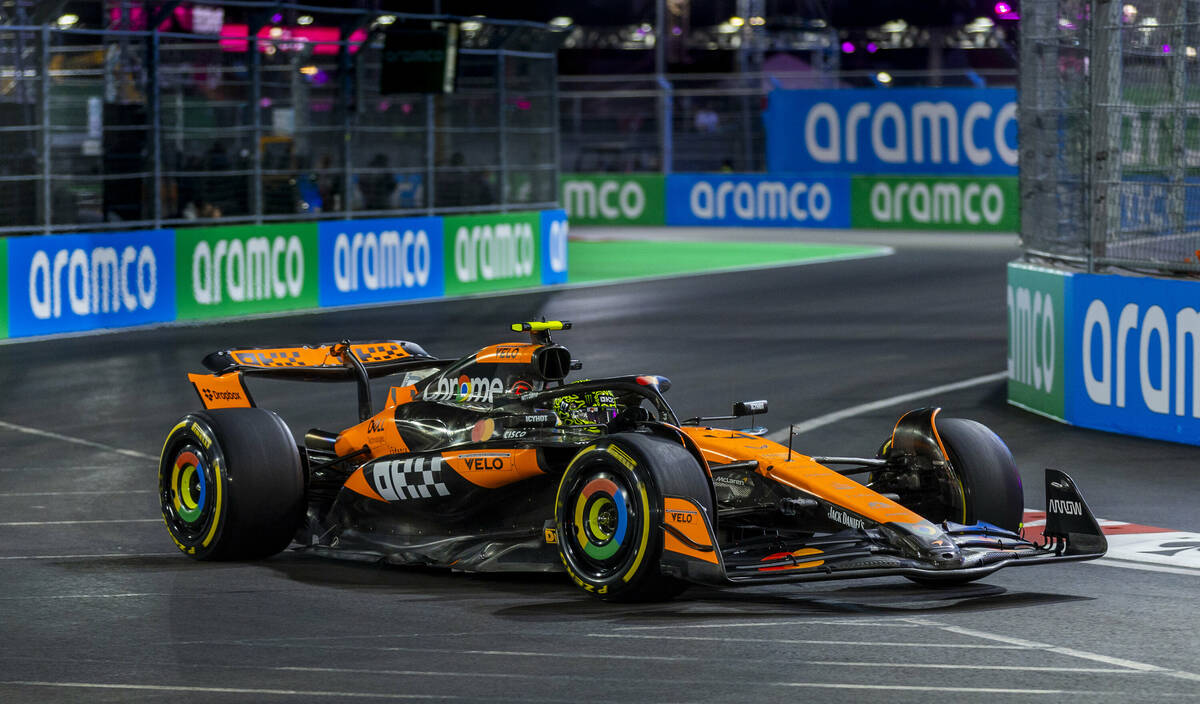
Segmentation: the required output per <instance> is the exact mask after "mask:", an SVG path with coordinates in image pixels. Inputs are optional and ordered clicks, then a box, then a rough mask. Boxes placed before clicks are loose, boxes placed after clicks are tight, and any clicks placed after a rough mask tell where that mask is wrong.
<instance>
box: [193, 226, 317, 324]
mask: <svg viewBox="0 0 1200 704" xmlns="http://www.w3.org/2000/svg"><path fill="white" fill-rule="evenodd" d="M317 268H318V267H317V225H316V223H311V222H307V223H288V224H285V225H236V226H230V227H197V228H189V229H180V230H176V231H175V280H176V285H177V287H176V297H177V299H178V313H179V314H178V317H179V319H180V320H194V319H197V318H216V317H227V316H234V315H249V314H253V313H268V312H273V311H281V310H296V309H300V308H316V307H317Z"/></svg>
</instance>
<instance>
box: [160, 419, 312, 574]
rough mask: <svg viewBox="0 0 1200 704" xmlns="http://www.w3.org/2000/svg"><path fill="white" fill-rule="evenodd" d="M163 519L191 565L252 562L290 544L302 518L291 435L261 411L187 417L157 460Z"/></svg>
mask: <svg viewBox="0 0 1200 704" xmlns="http://www.w3.org/2000/svg"><path fill="white" fill-rule="evenodd" d="M158 489H159V498H160V504H161V507H162V514H163V519H164V521H165V522H166V524H167V531H168V532H169V533H170V535H171V538H172V540H174V541H175V545H176V546H177V547H178V548H179V549H180V550H181V551H182V552H184V553H185V554H187V555H190V556H191V557H194V558H196V559H197V560H253V559H259V558H264V557H269V556H270V555H274V554H276V553H278V552H280V551H282V550H283V549H285V548H287V546H288V545H289V544H290V543H291V542H292V538H293V537H294V536H295V535H296V531H297V530H298V529H299V527H300V522H301V520H302V519H303V517H304V471H303V468H302V466H301V464H300V455H299V452H298V450H297V448H296V443H295V441H294V440H293V439H292V434H291V432H290V431H289V430H288V428H287V426H286V425H285V424H284V422H283V420H282V419H280V417H279V416H278V415H276V414H274V413H272V412H270V411H267V410H263V409H261V408H229V409H221V410H213V411H206V412H200V413H192V414H189V415H186V416H184V417H183V418H182V419H181V420H180V421H179V423H177V424H176V425H175V427H174V428H172V429H171V432H170V433H169V434H168V435H167V440H166V442H165V443H164V444H163V451H162V455H161V456H160V458H159V467H158Z"/></svg>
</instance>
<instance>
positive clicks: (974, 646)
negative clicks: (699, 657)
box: [587, 633, 1030, 650]
mask: <svg viewBox="0 0 1200 704" xmlns="http://www.w3.org/2000/svg"><path fill="white" fill-rule="evenodd" d="M587 635H588V637H589V638H630V639H639V640H693V641H705V642H711V641H720V642H725V643H730V642H732V643H770V644H773V645H778V644H781V643H785V644H787V645H853V646H860V647H870V648H874V647H881V648H882V647H889V648H965V649H970V650H1029V649H1030V646H1026V645H1015V644H1006V645H981V644H978V643H906V642H896V641H879V640H817V639H799V638H730V637H728V636H651V635H637V634H633V633H589V634H587Z"/></svg>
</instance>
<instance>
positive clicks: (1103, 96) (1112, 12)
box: [1087, 0, 1121, 272]
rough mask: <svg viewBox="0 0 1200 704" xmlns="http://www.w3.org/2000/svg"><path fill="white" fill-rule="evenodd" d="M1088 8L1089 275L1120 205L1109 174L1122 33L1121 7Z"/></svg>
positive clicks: (1116, 133)
mask: <svg viewBox="0 0 1200 704" xmlns="http://www.w3.org/2000/svg"><path fill="white" fill-rule="evenodd" d="M1092 9H1093V15H1092V24H1091V27H1090V28H1089V29H1090V34H1091V37H1090V38H1091V51H1090V52H1089V53H1090V54H1091V61H1090V72H1089V74H1088V81H1089V83H1090V89H1091V90H1090V96H1089V102H1090V106H1089V107H1090V108H1091V125H1090V130H1089V137H1090V138H1089V142H1090V144H1089V149H1088V152H1089V159H1090V160H1091V163H1090V165H1089V169H1088V171H1089V181H1090V194H1089V196H1090V197H1089V198H1088V202H1089V203H1090V204H1091V213H1090V217H1089V219H1088V222H1089V225H1090V227H1089V232H1088V238H1089V240H1090V242H1089V246H1088V262H1087V264H1088V272H1094V271H1095V270H1096V263H1097V260H1101V261H1103V259H1104V258H1105V255H1106V254H1107V244H1108V236H1109V233H1110V232H1111V231H1112V229H1113V228H1112V214H1113V213H1118V210H1117V208H1118V206H1119V205H1120V191H1119V188H1114V187H1113V186H1114V182H1113V175H1114V174H1118V175H1119V174H1120V170H1121V164H1120V159H1121V152H1120V149H1119V146H1120V139H1121V112H1120V109H1119V108H1118V107H1117V101H1118V100H1119V99H1120V95H1121V30H1120V24H1119V22H1120V17H1119V16H1118V13H1120V12H1121V3H1120V2H1117V1H1115V0H1096V2H1095V3H1094V4H1093V5H1092ZM1118 216H1119V214H1118Z"/></svg>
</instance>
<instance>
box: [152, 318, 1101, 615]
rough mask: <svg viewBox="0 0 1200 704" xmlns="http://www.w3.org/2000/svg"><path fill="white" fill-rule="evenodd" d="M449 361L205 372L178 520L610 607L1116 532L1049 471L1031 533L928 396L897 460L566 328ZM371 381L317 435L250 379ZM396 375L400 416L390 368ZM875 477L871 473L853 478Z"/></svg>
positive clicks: (167, 457) (402, 347) (1013, 496)
mask: <svg viewBox="0 0 1200 704" xmlns="http://www.w3.org/2000/svg"><path fill="white" fill-rule="evenodd" d="M569 328H570V323H567V322H534V323H520V324H516V325H513V326H512V329H513V330H514V331H525V332H528V333H530V336H531V337H532V340H531V341H529V342H504V343H499V344H496V345H492V346H490V347H485V348H483V349H481V350H479V351H478V352H475V353H474V354H470V355H467V356H466V357H462V358H461V359H454V360H448V359H438V358H435V357H432V356H430V355H428V354H426V353H425V351H424V350H423V349H421V347H419V346H418V345H415V344H413V343H411V342H401V341H384V342H363V343H350V342H345V341H344V342H338V343H334V344H325V345H316V346H300V347H274V348H246V349H234V350H226V351H222V352H216V353H213V354H211V355H209V356H208V357H206V358H205V360H204V365H205V366H206V367H207V368H208V369H210V370H212V372H213V373H212V374H190V375H189V379H190V380H191V382H192V384H193V385H194V386H195V388H196V391H197V392H198V393H199V395H200V400H201V401H202V402H203V404H204V408H205V410H203V411H199V412H196V413H191V414H189V415H186V416H184V417H183V418H182V419H181V420H180V421H179V422H178V423H177V424H176V425H175V427H174V428H172V429H171V431H170V433H168V435H167V439H166V443H165V444H164V445H163V449H162V457H161V460H160V463H159V480H158V488H159V494H160V497H161V503H162V512H163V517H164V518H165V520H166V524H167V529H168V531H169V532H170V534H171V537H172V539H173V540H174V541H175V544H176V545H177V546H178V547H179V549H180V550H181V551H183V552H184V553H186V554H188V555H190V556H192V557H194V558H196V559H200V560H221V559H254V558H263V557H267V556H269V555H273V554H275V553H278V552H280V551H282V550H284V549H286V548H287V547H288V546H289V545H291V544H292V543H293V542H295V543H297V544H298V547H297V549H298V550H304V551H307V552H311V553H316V554H321V555H329V556H331V557H342V558H348V559H357V560H373V561H382V562H387V563H394V564H401V565H427V566H438V567H447V568H451V569H455V570H465V571H480V572H483V571H500V570H509V571H514V570H515V571H522V570H524V571H554V570H565V571H566V573H567V574H568V575H569V576H570V578H571V580H572V581H574V583H575V584H577V585H578V586H579V587H580V588H582V589H584V590H586V591H587V592H590V593H591V594H594V595H595V596H598V597H600V598H602V599H608V600H613V601H630V600H646V599H663V598H668V597H671V596H674V595H675V594H678V593H679V592H680V591H682V589H683V588H684V587H685V586H686V585H687V584H688V583H699V584H708V585H727V586H734V585H746V584H764V583H780V582H806V581H816V580H827V579H847V578H855V577H879V576H886V575H899V576H903V577H907V578H909V579H911V580H914V581H916V582H920V583H923V584H930V585H938V584H958V583H964V582H969V581H971V580H975V579H979V578H980V577H983V576H986V575H988V574H990V573H992V572H994V571H995V570H998V569H1000V568H1001V567H1008V566H1011V565H1037V564H1043V563H1047V562H1059V561H1069V560H1089V559H1093V558H1096V557H1100V556H1101V555H1103V554H1104V553H1105V550H1106V549H1107V544H1106V542H1105V539H1104V536H1103V535H1102V534H1101V532H1100V528H1099V526H1098V525H1097V523H1096V521H1095V519H1094V518H1093V516H1092V513H1091V511H1090V510H1089V509H1088V506H1087V504H1086V503H1084V501H1083V498H1082V496H1080V493H1079V491H1078V489H1077V488H1076V486H1075V483H1074V482H1073V481H1072V480H1071V478H1070V477H1068V476H1067V475H1066V474H1064V473H1062V472H1060V471H1057V470H1052V469H1047V470H1046V497H1047V507H1046V511H1047V516H1046V526H1045V530H1044V533H1043V535H1044V537H1045V542H1044V543H1042V544H1034V543H1033V542H1030V541H1027V540H1025V539H1023V538H1022V537H1021V534H1020V531H1021V517H1022V508H1023V505H1024V502H1023V494H1022V489H1021V480H1020V476H1019V475H1018V473H1017V469H1016V467H1015V465H1014V462H1013V458H1012V455H1011V454H1010V452H1009V450H1008V448H1007V447H1006V446H1005V444H1004V443H1003V442H1002V441H1001V440H1000V439H999V438H998V437H996V435H995V434H993V433H992V432H991V431H990V430H988V429H987V428H986V427H984V426H982V425H980V424H978V423H975V422H973V421H969V420H959V419H952V418H942V417H940V416H939V414H938V409H922V410H916V411H911V412H909V413H907V414H905V415H904V416H903V417H901V418H900V420H899V422H897V423H896V426H895V428H894V430H893V431H892V434H891V437H890V438H888V439H887V441H886V442H885V443H884V444H883V446H882V447H881V449H880V451H879V453H878V456H877V457H871V458H850V457H809V456H805V455H803V454H801V453H799V452H796V451H794V450H793V449H792V448H791V447H789V446H784V445H781V444H779V443H775V442H771V441H769V440H767V439H765V438H764V437H762V435H763V434H764V433H765V432H766V431H765V429H762V428H751V429H749V430H744V431H738V430H726V429H720V428H715V427H712V424H713V423H714V422H716V421H729V420H733V419H735V418H739V417H743V416H753V415H755V414H760V413H765V412H766V410H767V404H766V402H765V401H747V402H742V403H737V404H734V413H733V415H730V416H721V417H710V418H702V417H698V418H692V419H689V420H684V421H680V420H679V419H678V418H677V417H676V415H675V413H674V412H673V411H672V410H671V407H670V406H669V405H668V404H667V401H666V400H665V399H664V397H663V393H664V392H666V391H667V389H668V388H669V387H670V382H669V381H668V380H667V379H666V378H665V377H662V376H651V375H640V376H618V377H612V378H606V379H592V380H586V381H579V382H574V383H567V382H566V381H565V379H566V377H567V375H568V374H569V373H570V372H571V371H572V370H576V369H579V368H580V367H581V365H580V363H579V362H578V361H575V360H573V359H572V358H571V355H570V353H569V352H568V351H567V349H566V348H565V347H563V346H561V345H559V344H556V343H554V342H553V341H552V340H551V338H550V333H551V332H552V331H557V330H566V329H569ZM254 376H258V377H268V378H275V379H294V380H299V381H346V382H352V383H356V385H357V388H358V410H359V419H360V422H359V423H357V424H356V425H353V426H351V427H349V428H345V429H343V430H340V431H338V432H330V431H326V430H319V429H313V430H309V431H308V432H307V433H305V435H304V439H303V442H302V443H297V441H296V440H295V439H294V438H293V435H292V432H291V431H290V430H289V428H288V426H287V425H286V424H284V421H283V420H282V419H281V418H280V417H279V416H278V415H276V414H275V413H273V412H271V411H269V410H266V409H263V408H258V407H256V406H255V404H254V402H253V400H252V399H251V396H250V394H249V392H248V391H247V390H246V387H245V384H244V380H245V378H247V377H254ZM385 376H394V377H396V378H397V379H399V383H398V384H397V385H395V386H392V387H391V388H390V391H389V392H388V397H387V402H386V403H385V404H384V405H383V407H382V409H378V408H376V406H375V405H374V404H372V401H371V380H372V379H376V378H379V377H385ZM852 475H866V482H865V483H859V482H857V481H855V480H854V479H851V478H850V476H852Z"/></svg>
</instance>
